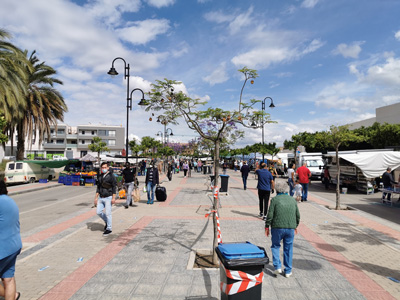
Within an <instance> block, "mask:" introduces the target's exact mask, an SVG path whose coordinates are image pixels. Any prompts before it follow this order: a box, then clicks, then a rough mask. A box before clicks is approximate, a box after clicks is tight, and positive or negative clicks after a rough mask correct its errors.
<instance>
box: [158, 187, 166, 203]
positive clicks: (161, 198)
mask: <svg viewBox="0 0 400 300" xmlns="http://www.w3.org/2000/svg"><path fill="white" fill-rule="evenodd" d="M156 199H157V201H165V200H167V189H166V188H165V187H163V186H157V187H156Z"/></svg>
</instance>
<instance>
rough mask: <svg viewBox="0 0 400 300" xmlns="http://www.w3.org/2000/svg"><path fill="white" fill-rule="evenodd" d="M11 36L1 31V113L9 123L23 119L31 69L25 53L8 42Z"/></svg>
mask: <svg viewBox="0 0 400 300" xmlns="http://www.w3.org/2000/svg"><path fill="white" fill-rule="evenodd" d="M10 38H11V35H10V34H9V33H8V32H7V31H5V30H2V29H0V111H1V112H2V114H3V116H4V118H5V120H6V121H7V122H12V121H13V120H16V119H18V118H21V117H22V113H21V112H23V110H24V109H25V107H26V102H25V95H26V92H27V86H26V82H27V79H28V74H27V72H26V69H27V68H28V69H31V66H30V64H29V62H28V61H27V59H26V57H25V55H24V53H23V52H22V51H21V50H20V49H18V48H17V47H16V46H14V45H13V44H12V43H10V42H9V41H8V39H10Z"/></svg>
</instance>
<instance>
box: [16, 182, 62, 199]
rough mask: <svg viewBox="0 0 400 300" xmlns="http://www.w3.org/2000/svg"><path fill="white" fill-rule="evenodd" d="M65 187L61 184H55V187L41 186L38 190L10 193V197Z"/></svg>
mask: <svg viewBox="0 0 400 300" xmlns="http://www.w3.org/2000/svg"><path fill="white" fill-rule="evenodd" d="M63 185H64V184H62V183H59V184H53V185H49V186H41V187H37V188H32V189H26V190H23V191H16V192H9V193H8V196H15V195H21V194H26V193H30V192H36V191H40V190H45V189H51V188H55V187H58V186H63Z"/></svg>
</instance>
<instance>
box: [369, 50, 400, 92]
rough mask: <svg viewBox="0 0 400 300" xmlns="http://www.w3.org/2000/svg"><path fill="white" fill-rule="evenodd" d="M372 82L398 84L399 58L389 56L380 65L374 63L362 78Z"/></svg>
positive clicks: (399, 74) (399, 82) (389, 84)
mask: <svg viewBox="0 0 400 300" xmlns="http://www.w3.org/2000/svg"><path fill="white" fill-rule="evenodd" d="M364 80H365V81H366V82H369V83H372V84H374V83H375V84H376V83H378V84H382V85H386V86H399V85H400V59H399V58H397V59H396V58H394V57H389V58H388V59H387V60H386V62H385V63H384V64H382V65H375V66H372V67H371V68H369V69H368V72H367V75H366V76H365V79H364Z"/></svg>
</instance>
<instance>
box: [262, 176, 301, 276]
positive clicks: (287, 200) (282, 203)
mask: <svg viewBox="0 0 400 300" xmlns="http://www.w3.org/2000/svg"><path fill="white" fill-rule="evenodd" d="M275 189H276V194H277V195H276V196H275V197H274V198H272V199H271V206H270V208H269V211H268V215H267V219H266V221H265V235H266V236H267V237H268V236H269V233H270V229H269V227H270V226H271V242H272V244H271V252H272V264H273V265H274V268H275V271H274V274H275V275H278V274H281V273H282V265H281V260H280V253H279V252H280V251H279V250H280V247H281V241H283V265H284V267H285V269H284V274H285V277H290V276H291V275H292V261H293V240H294V235H295V234H297V227H298V226H299V223H300V212H299V208H298V206H297V203H296V200H294V198H293V197H290V196H289V195H288V193H287V184H286V183H285V182H277V183H276V185H275Z"/></svg>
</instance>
